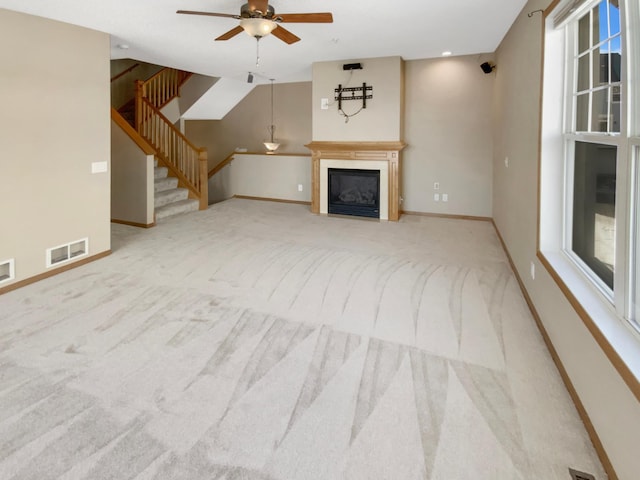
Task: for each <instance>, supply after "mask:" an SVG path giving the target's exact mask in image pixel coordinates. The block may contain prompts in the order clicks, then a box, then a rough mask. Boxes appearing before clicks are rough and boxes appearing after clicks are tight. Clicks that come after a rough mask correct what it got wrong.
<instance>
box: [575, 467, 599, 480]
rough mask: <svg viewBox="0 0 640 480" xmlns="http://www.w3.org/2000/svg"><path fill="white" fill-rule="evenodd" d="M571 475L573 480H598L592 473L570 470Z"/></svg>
mask: <svg viewBox="0 0 640 480" xmlns="http://www.w3.org/2000/svg"><path fill="white" fill-rule="evenodd" d="M569 474H570V475H571V480H596V477H594V476H593V475H591V474H590V473H584V472H579V471H578V470H574V469H573V468H570V469H569Z"/></svg>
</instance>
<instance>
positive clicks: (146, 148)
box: [111, 107, 156, 155]
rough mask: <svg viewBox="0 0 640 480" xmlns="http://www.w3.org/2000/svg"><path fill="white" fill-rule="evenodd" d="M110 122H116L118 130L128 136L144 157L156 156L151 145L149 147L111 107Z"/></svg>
mask: <svg viewBox="0 0 640 480" xmlns="http://www.w3.org/2000/svg"><path fill="white" fill-rule="evenodd" d="M111 120H113V121H114V122H116V123H117V124H118V126H120V128H122V130H124V132H125V133H126V134H127V135H129V137H130V138H131V140H133V141H134V142H135V143H136V145H138V147H140V149H141V150H142V151H143V152H144V154H145V155H155V154H156V151H155V149H154V148H153V147H152V146H151V145H149V142H147V141H146V140H145V139H144V138H142V136H141V135H140V134H139V133H138V132H136V130H135V128H133V127H132V126H131V125H130V124H129V122H127V121H126V120H125V118H124V117H123V116H122V115H120V112H118V111H117V110H116V109H115V108H113V107H111Z"/></svg>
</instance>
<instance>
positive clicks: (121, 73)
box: [111, 63, 140, 82]
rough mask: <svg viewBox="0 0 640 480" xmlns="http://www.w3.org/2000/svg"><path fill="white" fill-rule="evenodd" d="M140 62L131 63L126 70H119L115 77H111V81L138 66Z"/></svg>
mask: <svg viewBox="0 0 640 480" xmlns="http://www.w3.org/2000/svg"><path fill="white" fill-rule="evenodd" d="M139 66H140V64H139V63H136V64H135V65H131V66H130V67H129V68H127V69H126V70H124V71H122V72H120V73H119V74H117V75H116V76H115V77H113V78H112V79H111V81H112V82H114V81H116V80H117V79H119V78H120V77H123V76H124V75H126V74H127V73H129V72H130V71H131V70H133V69H134V68H136V67H139Z"/></svg>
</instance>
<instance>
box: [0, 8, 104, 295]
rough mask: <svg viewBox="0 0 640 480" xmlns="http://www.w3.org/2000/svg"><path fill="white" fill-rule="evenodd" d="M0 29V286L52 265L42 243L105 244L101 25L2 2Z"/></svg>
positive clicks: (92, 248) (94, 249) (93, 247)
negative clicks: (8, 267) (1, 271)
mask: <svg viewBox="0 0 640 480" xmlns="http://www.w3.org/2000/svg"><path fill="white" fill-rule="evenodd" d="M0 31H2V33H3V37H4V38H6V39H11V41H10V42H9V41H6V42H0V58H1V59H2V68H1V69H0V85H2V88H1V89H0V104H1V105H2V109H0V171H1V172H2V174H1V175H2V187H1V189H0V190H1V192H2V202H0V231H1V233H0V262H1V261H4V260H7V259H9V258H14V259H15V273H16V278H15V280H14V281H12V282H9V283H7V282H5V283H2V284H0V288H3V287H5V286H10V285H11V284H12V283H16V282H18V281H21V280H25V279H29V278H31V277H34V276H37V275H39V274H43V273H47V272H49V271H51V270H54V268H49V269H47V267H46V264H45V252H46V249H47V248H51V247H56V246H59V245H62V244H67V243H69V242H73V241H76V240H79V239H82V238H85V237H88V238H89V252H88V256H89V257H90V256H93V255H96V254H99V253H104V252H107V251H108V250H109V249H110V242H111V238H110V236H111V227H110V212H109V210H110V192H109V189H110V176H109V171H108V169H109V164H110V117H109V109H110V99H109V90H110V88H109V87H110V86H109V54H110V48H109V36H108V35H107V34H105V33H100V32H96V31H92V30H87V29H84V28H80V27H76V26H72V25H68V24H64V23H60V22H55V21H51V20H46V19H43V18H39V17H34V16H30V15H25V14H22V13H16V12H12V11H9V10H4V9H0ZM93 162H105V163H106V165H107V171H106V172H103V173H96V174H92V173H91V170H92V163H93ZM80 258H82V259H85V258H87V257H79V258H78V260H80ZM71 263H73V260H72V261H70V262H67V263H65V265H68V264H71ZM60 267H62V264H60Z"/></svg>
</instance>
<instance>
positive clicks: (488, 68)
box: [480, 62, 496, 73]
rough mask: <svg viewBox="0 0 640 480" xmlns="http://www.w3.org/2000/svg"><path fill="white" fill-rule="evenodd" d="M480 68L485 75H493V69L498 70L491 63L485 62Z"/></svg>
mask: <svg viewBox="0 0 640 480" xmlns="http://www.w3.org/2000/svg"><path fill="white" fill-rule="evenodd" d="M480 68H481V69H482V71H483V72H484V73H491V72H493V69H494V68H496V66H495V65H491V64H490V63H489V62H484V63H483V64H482V65H480Z"/></svg>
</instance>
